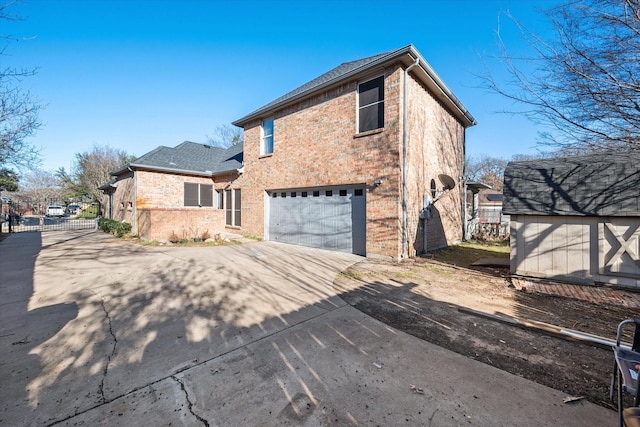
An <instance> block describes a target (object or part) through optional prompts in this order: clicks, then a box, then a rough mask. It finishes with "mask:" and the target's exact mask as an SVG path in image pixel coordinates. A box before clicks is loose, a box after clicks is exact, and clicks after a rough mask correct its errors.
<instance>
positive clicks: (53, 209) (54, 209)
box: [45, 205, 64, 217]
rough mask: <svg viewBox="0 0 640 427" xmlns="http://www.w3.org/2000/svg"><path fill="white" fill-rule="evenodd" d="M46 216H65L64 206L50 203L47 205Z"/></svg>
mask: <svg viewBox="0 0 640 427" xmlns="http://www.w3.org/2000/svg"><path fill="white" fill-rule="evenodd" d="M45 216H55V217H63V216H64V208H63V207H62V206H60V205H49V206H47V210H46V212H45Z"/></svg>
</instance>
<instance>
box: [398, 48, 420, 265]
mask: <svg viewBox="0 0 640 427" xmlns="http://www.w3.org/2000/svg"><path fill="white" fill-rule="evenodd" d="M419 63H420V58H419V57H418V58H416V62H414V63H413V64H411V65H410V66H408V67H407V68H405V70H404V88H403V90H404V93H403V96H402V104H403V105H402V255H401V256H400V258H403V257H404V256H405V255H406V252H407V145H408V143H407V138H408V133H407V121H408V120H409V119H408V116H409V114H408V112H407V104H408V101H407V86H408V83H407V80H408V78H409V71H411V69H412V68H413V67H415V66H417V65H418V64H419Z"/></svg>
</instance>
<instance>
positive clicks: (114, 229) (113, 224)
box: [98, 218, 131, 237]
mask: <svg viewBox="0 0 640 427" xmlns="http://www.w3.org/2000/svg"><path fill="white" fill-rule="evenodd" d="M98 227H100V230H102V231H104V232H105V233H111V234H113V235H114V236H116V237H122V236H124V235H125V234H127V233H130V232H131V224H129V223H128V222H120V221H114V220H112V219H108V218H100V219H99V220H98Z"/></svg>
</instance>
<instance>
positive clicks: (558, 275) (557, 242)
mask: <svg viewBox="0 0 640 427" xmlns="http://www.w3.org/2000/svg"><path fill="white" fill-rule="evenodd" d="M504 179H505V181H504V202H503V212H504V214H506V215H510V216H511V272H512V273H513V274H518V275H523V276H533V277H543V278H551V279H556V280H564V281H569V282H573V283H586V284H595V283H603V284H610V285H619V286H625V287H631V288H640V153H624V154H621V153H616V154H610V153H608V154H597V155H589V156H579V157H570V158H557V159H544V160H533V161H521V162H511V163H509V164H508V165H507V168H506V170H505V174H504Z"/></svg>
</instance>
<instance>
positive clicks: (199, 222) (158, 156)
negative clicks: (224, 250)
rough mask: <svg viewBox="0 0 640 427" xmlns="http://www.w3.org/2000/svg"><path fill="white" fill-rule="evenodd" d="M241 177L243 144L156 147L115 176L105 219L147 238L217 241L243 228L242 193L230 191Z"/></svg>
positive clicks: (110, 184) (108, 188) (109, 186)
mask: <svg viewBox="0 0 640 427" xmlns="http://www.w3.org/2000/svg"><path fill="white" fill-rule="evenodd" d="M241 173H242V144H239V145H236V146H232V147H231V148H228V149H223V148H218V147H211V146H208V145H203V144H197V143H194V142H188V141H187V142H183V143H182V144H180V145H178V146H177V147H175V148H170V147H158V148H156V149H155V150H153V151H151V152H149V153H147V154H145V155H144V156H142V157H140V158H138V159H136V160H134V161H133V162H131V163H128V164H126V165H124V166H122V167H120V168H119V169H117V170H115V171H113V172H112V173H111V175H112V176H114V179H113V180H111V181H110V182H108V183H107V184H105V185H103V186H102V187H101V190H103V192H104V194H105V202H104V211H105V212H104V214H105V216H106V217H107V218H110V219H114V220H118V221H126V222H129V223H130V224H132V228H133V232H134V233H135V234H136V235H138V236H140V237H143V238H146V239H151V240H153V239H155V240H183V239H194V238H202V237H203V236H205V237H206V236H207V235H210V236H212V237H213V236H214V235H215V234H218V233H224V232H225V230H226V227H227V226H229V227H234V228H235V229H239V227H240V225H241V213H240V212H241V211H240V207H241V206H240V199H241V193H240V189H237V188H233V189H232V188H231V187H232V184H233V181H234V180H235V179H237V177H238V176H239V175H240V174H241Z"/></svg>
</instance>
